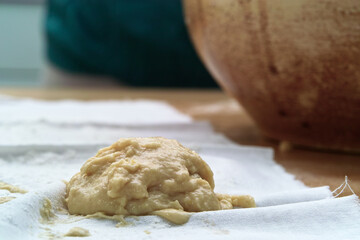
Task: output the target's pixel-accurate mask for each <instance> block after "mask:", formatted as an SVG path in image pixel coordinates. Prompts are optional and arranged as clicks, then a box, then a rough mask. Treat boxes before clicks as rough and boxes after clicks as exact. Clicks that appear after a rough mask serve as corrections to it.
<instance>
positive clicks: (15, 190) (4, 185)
mask: <svg viewBox="0 0 360 240" xmlns="http://www.w3.org/2000/svg"><path fill="white" fill-rule="evenodd" d="M0 189H4V190H8V191H9V192H11V193H22V194H25V193H27V191H26V190H24V189H21V188H19V187H17V186H14V185H10V184H7V183H4V182H0Z"/></svg>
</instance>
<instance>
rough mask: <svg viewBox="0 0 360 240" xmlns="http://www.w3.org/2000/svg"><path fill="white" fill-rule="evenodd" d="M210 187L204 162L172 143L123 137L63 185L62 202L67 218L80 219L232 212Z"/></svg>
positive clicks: (104, 149) (167, 140)
mask: <svg viewBox="0 0 360 240" xmlns="http://www.w3.org/2000/svg"><path fill="white" fill-rule="evenodd" d="M214 186H215V185H214V179H213V172H212V171H211V169H210V167H209V166H208V165H207V164H206V162H205V161H204V160H202V159H201V158H200V156H199V155H198V154H197V153H195V152H194V151H192V150H190V149H188V148H186V147H184V146H182V145H181V144H180V143H178V142H177V141H176V140H170V139H165V138H161V137H154V138H124V139H120V140H119V141H117V142H115V143H114V144H112V145H111V146H109V147H106V148H103V149H101V150H99V152H98V153H97V154H96V155H95V156H94V157H92V158H90V159H88V160H87V161H86V162H85V164H84V165H83V166H82V167H81V171H80V172H79V173H77V174H75V175H74V176H73V177H72V179H71V180H70V181H69V183H68V184H67V193H66V202H67V206H68V210H69V212H70V213H71V214H81V215H88V214H95V213H97V212H102V213H104V214H106V215H147V214H157V213H158V212H157V213H156V212H155V211H158V210H164V209H175V210H179V212H182V211H186V212H200V211H212V210H221V209H229V208H233V205H232V204H233V201H232V200H231V197H230V200H229V201H227V202H226V203H225V201H226V200H224V199H223V198H218V196H217V195H216V194H215V193H214V191H213V189H214ZM227 199H229V197H227ZM236 205H240V204H236ZM167 211H169V210H167ZM160 213H161V214H163V212H160ZM157 215H160V214H157ZM172 215H175V213H174V214H172ZM179 217H181V214H180V215H179Z"/></svg>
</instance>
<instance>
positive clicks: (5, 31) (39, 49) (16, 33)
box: [0, 0, 45, 87]
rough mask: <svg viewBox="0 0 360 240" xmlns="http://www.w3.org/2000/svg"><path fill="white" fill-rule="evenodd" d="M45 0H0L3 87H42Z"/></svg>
mask: <svg viewBox="0 0 360 240" xmlns="http://www.w3.org/2000/svg"><path fill="white" fill-rule="evenodd" d="M44 11H45V1H43V0H0V30H1V31H0V86H1V87H4V86H16V87H24V86H31V87H35V86H36V87H38V86H41V81H40V79H41V73H42V70H43V69H44V61H45V60H44V59H45V58H44V47H43V46H44V37H43V34H42V33H43V30H42V20H43V18H44Z"/></svg>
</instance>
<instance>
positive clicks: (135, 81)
mask: <svg viewBox="0 0 360 240" xmlns="http://www.w3.org/2000/svg"><path fill="white" fill-rule="evenodd" d="M47 4H48V11H47V16H46V26H45V28H46V40H47V57H48V59H49V60H50V62H51V63H52V64H54V65H55V66H57V67H59V68H61V69H63V70H65V71H68V72H73V73H90V74H101V75H107V76H111V77H115V78H117V79H119V80H120V81H122V82H124V83H126V84H128V85H133V86H154V87H155V86H156V87H158V86H163V87H216V86H217V84H216V83H215V82H214V80H213V79H212V77H211V76H210V75H209V73H208V72H207V70H206V69H205V67H204V66H203V65H202V63H201V62H200V60H199V58H198V56H197V55H196V53H195V50H194V48H193V46H192V44H191V42H190V39H189V36H188V33H187V30H186V27H185V24H184V20H183V13H182V6H181V1H180V0H48V3H47Z"/></svg>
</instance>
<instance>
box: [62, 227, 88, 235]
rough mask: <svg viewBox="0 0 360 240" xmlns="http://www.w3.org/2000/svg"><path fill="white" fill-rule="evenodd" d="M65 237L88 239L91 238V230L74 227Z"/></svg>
mask: <svg viewBox="0 0 360 240" xmlns="http://www.w3.org/2000/svg"><path fill="white" fill-rule="evenodd" d="M64 236H65V237H88V236H90V232H89V230H87V229H85V228H81V227H73V228H72V229H70V230H69V231H68V232H67V233H66V234H65V235H64Z"/></svg>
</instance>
